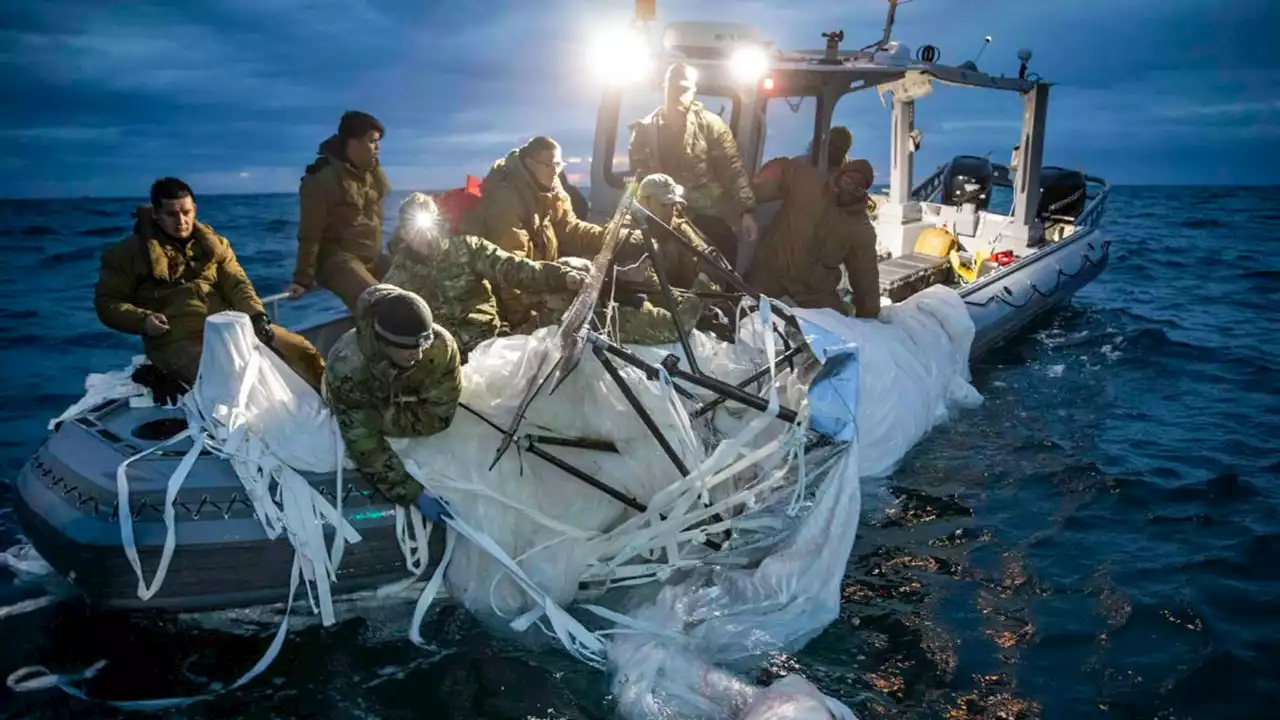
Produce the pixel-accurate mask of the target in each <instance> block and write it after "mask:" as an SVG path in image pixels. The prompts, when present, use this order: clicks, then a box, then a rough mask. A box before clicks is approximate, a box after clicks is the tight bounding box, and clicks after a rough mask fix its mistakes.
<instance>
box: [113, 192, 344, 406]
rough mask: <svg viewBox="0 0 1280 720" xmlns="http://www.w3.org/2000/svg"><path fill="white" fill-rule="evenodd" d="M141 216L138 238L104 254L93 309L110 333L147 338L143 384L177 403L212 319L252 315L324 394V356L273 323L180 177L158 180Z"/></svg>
mask: <svg viewBox="0 0 1280 720" xmlns="http://www.w3.org/2000/svg"><path fill="white" fill-rule="evenodd" d="M134 217H136V218H137V222H135V223H134V226H133V234H132V235H130V236H129V237H127V238H125V239H124V240H121V241H120V242H119V243H116V244H115V245H112V246H110V247H108V248H107V249H106V250H105V251H104V252H103V253H102V261H101V267H100V269H99V272H98V282H97V285H96V286H95V287H94V297H93V305H94V308H95V309H96V310H97V312H98V318H99V319H100V320H101V321H102V323H103V324H104V325H106V326H107V327H109V328H111V329H113V330H119V331H120V332H124V333H129V334H131V335H141V336H142V346H143V348H144V349H145V351H146V355H147V358H148V359H149V360H150V361H151V364H152V365H153V366H154V368H151V369H148V370H146V371H144V372H143V373H141V374H140V375H139V376H138V378H137V379H138V381H142V380H144V379H145V380H146V381H147V382H146V383H144V384H147V385H149V386H150V387H151V388H152V390H153V392H154V393H155V395H156V398H157V401H159V402H166V403H167V402H169V401H172V400H174V399H176V396H177V395H180V394H182V392H184V391H185V390H186V389H188V388H190V386H191V385H192V383H194V382H195V379H196V372H197V370H198V369H199V367H200V355H201V352H202V349H203V347H204V322H205V318H207V317H209V316H210V315H213V314H214V313H218V312H222V311H224V310H235V311H239V312H242V313H244V314H246V315H248V316H249V320H250V322H251V323H252V324H253V330H254V333H255V334H256V335H257V337H258V339H259V340H261V341H262V343H263V344H265V345H267V346H268V347H270V348H272V349H273V350H275V351H276V353H277V354H279V355H280V357H281V358H283V359H284V360H285V362H286V363H288V365H289V366H290V367H291V368H293V370H294V371H295V372H297V373H298V374H299V375H300V376H301V377H302V378H303V379H304V380H306V381H307V383H309V384H310V385H311V386H312V387H314V388H316V389H317V390H319V389H320V377H321V375H323V373H324V360H323V359H322V358H321V357H320V353H318V352H316V349H315V348H314V347H313V346H312V345H311V343H309V342H307V341H306V339H304V338H303V337H302V336H301V335H296V334H294V333H291V332H289V331H288V330H285V329H284V328H282V327H280V326H279V325H274V324H272V322H271V319H270V318H268V317H267V311H266V309H265V308H264V307H263V305H262V301H261V300H259V299H258V295H257V293H256V292H254V289H253V283H251V282H250V281H249V278H248V276H247V275H245V272H244V269H243V268H241V267H240V263H239V261H238V260H236V254H235V252H234V251H233V250H232V249H231V244H230V243H229V242H228V241H227V239H226V238H224V237H222V236H221V235H218V234H217V233H216V232H214V230H213V228H211V227H209V226H208V225H205V224H204V223H201V222H198V221H197V220H196V197H195V193H193V192H192V191H191V187H190V186H188V185H187V184H186V183H185V182H183V181H182V180H179V179H178V178H172V177H166V178H161V179H159V180H157V181H156V182H155V183H154V184H153V185H152V186H151V204H150V205H143V206H141V207H139V208H138V209H137V210H136V211H135V212H134ZM160 388H165V389H164V390H160Z"/></svg>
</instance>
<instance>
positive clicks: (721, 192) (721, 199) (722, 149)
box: [628, 63, 757, 267]
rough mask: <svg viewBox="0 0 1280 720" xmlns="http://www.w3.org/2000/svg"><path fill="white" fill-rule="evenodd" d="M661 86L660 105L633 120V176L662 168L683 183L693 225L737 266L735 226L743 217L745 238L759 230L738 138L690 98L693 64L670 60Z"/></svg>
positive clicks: (694, 75)
mask: <svg viewBox="0 0 1280 720" xmlns="http://www.w3.org/2000/svg"><path fill="white" fill-rule="evenodd" d="M663 89H664V92H665V95H666V101H665V103H664V104H663V106H662V107H660V108H658V109H657V110H654V111H653V112H652V113H650V114H649V115H647V116H646V117H644V118H642V119H640V120H638V121H636V122H635V123H633V124H632V125H631V143H630V146H629V148H628V155H629V158H630V159H629V163H630V169H631V170H632V172H634V173H635V179H636V180H641V181H642V180H644V178H645V177H647V176H649V175H651V174H653V173H665V174H667V175H670V176H671V177H672V178H674V179H675V181H676V182H678V183H680V184H681V185H683V186H684V188H685V193H686V196H687V199H688V203H689V210H690V219H691V220H692V221H693V224H694V225H697V226H698V229H699V230H701V231H702V233H703V234H704V235H706V236H707V239H708V241H709V242H710V243H711V244H712V245H713V246H715V247H716V249H718V250H719V251H720V252H721V253H723V254H724V256H725V258H726V259H728V261H729V262H730V264H732V265H734V266H735V267H736V265H737V262H738V238H737V235H736V234H735V233H734V230H733V226H734V225H736V224H738V222H739V221H741V223H742V234H743V237H745V238H746V240H747V242H749V243H750V242H755V239H756V233H757V229H756V220H755V214H754V213H755V208H756V198H755V195H754V194H753V193H752V190H751V179H750V178H749V177H748V176H747V171H746V168H745V167H744V166H743V164H742V155H741V153H739V152H738V143H737V141H736V140H734V138H733V131H732V130H730V129H729V126H728V125H727V124H725V122H724V120H721V119H720V116H719V115H716V114H715V113H713V112H711V111H709V110H707V109H706V108H705V107H703V105H702V103H699V102H696V101H695V100H694V99H693V98H694V96H695V95H696V94H697V92H698V73H697V71H696V70H695V69H694V68H692V67H690V66H689V65H686V64H684V63H675V64H673V65H672V66H671V67H670V68H668V69H667V76H666V81H665V83H664V87H663Z"/></svg>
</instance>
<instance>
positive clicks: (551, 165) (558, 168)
mask: <svg viewBox="0 0 1280 720" xmlns="http://www.w3.org/2000/svg"><path fill="white" fill-rule="evenodd" d="M529 159H530V160H532V161H533V162H536V163H538V164H539V165H542V166H545V167H549V168H551V169H553V170H555V171H556V174H557V175H559V174H560V171H561V170H564V167H565V165H564V162H563V161H561V160H556V161H554V162H547V161H546V160H539V159H538V158H529Z"/></svg>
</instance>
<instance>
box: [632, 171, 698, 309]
mask: <svg viewBox="0 0 1280 720" xmlns="http://www.w3.org/2000/svg"><path fill="white" fill-rule="evenodd" d="M636 201H637V202H638V203H639V204H640V205H641V206H642V207H644V209H645V210H647V211H648V212H649V213H650V214H651V215H652V217H649V216H646V217H645V222H646V223H647V224H648V228H649V232H650V233H652V235H653V237H654V239H655V240H657V244H658V256H659V257H658V259H657V262H658V264H660V265H661V267H662V270H663V272H664V273H665V274H666V276H667V282H668V283H670V284H671V287H673V288H686V289H687V288H689V287H692V286H693V281H694V280H695V279H696V278H697V277H698V258H697V256H695V255H694V254H692V253H691V252H689V251H688V249H687V248H686V247H685V246H684V243H681V242H680V240H681V239H683V240H684V241H685V242H687V243H688V244H690V245H692V246H694V247H695V248H698V249H699V250H703V251H706V250H707V244H706V243H705V242H703V240H702V234H701V233H699V232H698V230H697V228H695V227H694V226H693V223H691V222H689V220H688V218H687V217H685V208H686V204H685V199H684V188H682V187H680V185H679V184H677V183H676V181H675V180H674V179H672V178H671V176H670V175H667V174H664V173H655V174H653V175H650V176H648V177H646V178H645V179H644V180H643V181H642V182H641V183H640V188H639V190H638V191H637V194H636ZM675 234H679V236H680V237H679V238H677V237H675V236H674V235H675Z"/></svg>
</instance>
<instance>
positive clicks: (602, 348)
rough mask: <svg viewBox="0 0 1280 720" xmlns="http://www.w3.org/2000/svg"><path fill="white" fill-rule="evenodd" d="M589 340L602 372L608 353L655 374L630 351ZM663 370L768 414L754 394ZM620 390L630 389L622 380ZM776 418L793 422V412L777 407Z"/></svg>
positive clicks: (669, 367) (683, 372)
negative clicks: (600, 364)
mask: <svg viewBox="0 0 1280 720" xmlns="http://www.w3.org/2000/svg"><path fill="white" fill-rule="evenodd" d="M591 341H592V343H593V344H594V345H595V350H594V351H593V352H595V354H596V357H598V358H600V361H601V363H604V364H605V367H606V369H608V368H609V364H608V359H607V358H605V357H604V353H608V354H609V355H612V356H614V357H616V358H618V359H619V360H621V361H623V362H625V363H627V364H628V365H631V366H632V367H635V368H638V369H639V370H641V371H643V372H645V373H646V374H648V375H650V377H652V376H654V375H656V374H657V371H656V370H655V369H653V368H652V366H650V365H649V363H646V362H645V361H644V360H641V359H640V358H639V357H636V356H635V355H634V354H632V353H631V352H629V351H627V350H625V349H623V348H620V347H618V346H617V345H614V344H613V343H611V342H609V341H608V340H607V339H605V338H602V337H600V336H599V335H598V334H595V333H592V340H591ZM668 358H669V359H678V358H676V357H675V356H674V355H671V356H668ZM663 368H664V369H665V370H666V371H667V374H668V375H670V376H671V377H672V378H674V379H679V380H684V381H685V382H688V383H689V384H691V385H697V386H698V387H700V388H702V389H704V390H710V391H711V392H713V393H716V394H717V395H724V396H727V398H728V399H729V400H732V401H734V402H736V403H741V404H743V405H746V406H747V407H749V408H752V409H753V410H759V411H760V412H768V410H769V403H768V401H766V400H765V399H764V398H761V397H759V396H756V395H752V394H750V393H747V392H743V391H742V390H740V389H738V388H736V387H734V386H733V385H730V384H729V383H727V382H724V381H722V380H716V379H715V378H709V377H703V376H700V375H694V374H693V373H691V372H688V371H686V370H681V369H680V368H678V367H676V366H675V365H674V363H673V364H671V365H668V364H667V363H665V362H664V363H663ZM616 372H617V369H616V368H614V369H613V370H612V371H611V374H612V373H616ZM618 380H621V376H619V377H618ZM623 387H624V388H626V389H625V390H624V392H627V393H629V392H630V390H631V389H630V388H629V387H626V385H625V381H623ZM641 409H643V408H641ZM778 418H779V419H781V420H782V421H783V422H789V423H794V422H795V421H796V411H795V410H792V409H790V408H788V407H786V406H781V405H780V406H779V407H778Z"/></svg>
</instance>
